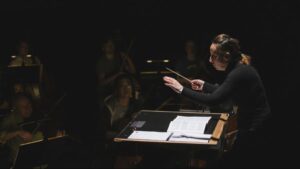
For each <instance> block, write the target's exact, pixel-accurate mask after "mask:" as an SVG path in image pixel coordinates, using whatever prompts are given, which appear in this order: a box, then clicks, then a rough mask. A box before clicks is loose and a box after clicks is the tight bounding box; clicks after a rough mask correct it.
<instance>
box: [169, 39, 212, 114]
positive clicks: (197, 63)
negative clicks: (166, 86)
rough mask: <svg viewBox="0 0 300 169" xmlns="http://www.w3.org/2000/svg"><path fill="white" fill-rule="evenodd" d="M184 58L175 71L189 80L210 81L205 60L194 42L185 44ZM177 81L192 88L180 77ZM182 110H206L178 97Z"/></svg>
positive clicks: (179, 61)
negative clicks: (201, 79)
mask: <svg viewBox="0 0 300 169" xmlns="http://www.w3.org/2000/svg"><path fill="white" fill-rule="evenodd" d="M184 51H185V54H184V57H182V58H180V59H179V60H178V61H177V63H176V65H175V70H176V71H177V72H179V73H180V74H182V75H184V76H185V77H187V78H189V79H195V78H203V79H206V80H208V79H209V72H208V70H207V67H206V64H205V59H204V57H203V56H201V55H200V51H199V47H198V45H197V43H196V42H195V41H194V40H187V41H185V44H184ZM177 80H178V81H179V82H180V83H182V85H184V86H185V87H190V84H189V82H188V81H186V80H184V79H182V78H181V77H178V78H177ZM178 100H179V102H180V105H181V106H180V108H181V109H193V110H194V109H206V107H205V106H201V105H199V104H198V103H195V102H191V101H190V100H189V99H186V98H182V97H178Z"/></svg>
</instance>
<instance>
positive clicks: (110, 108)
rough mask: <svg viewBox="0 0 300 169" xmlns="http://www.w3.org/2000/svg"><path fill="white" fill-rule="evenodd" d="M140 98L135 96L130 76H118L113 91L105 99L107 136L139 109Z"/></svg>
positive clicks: (121, 126)
mask: <svg viewBox="0 0 300 169" xmlns="http://www.w3.org/2000/svg"><path fill="white" fill-rule="evenodd" d="M141 105H142V99H140V98H136V95H135V85H134V83H133V80H132V78H131V76H129V75H121V76H119V77H118V78H117V79H116V81H115V85H114V93H113V94H112V95H110V96H108V97H107V98H106V99H105V106H104V113H105V115H106V117H107V119H106V120H107V128H108V131H107V138H108V139H112V138H113V137H114V136H115V135H116V134H118V132H120V131H121V130H122V129H123V128H124V127H125V125H127V123H128V122H129V121H130V120H131V119H132V116H134V114H135V113H136V112H137V111H139V109H140V108H141Z"/></svg>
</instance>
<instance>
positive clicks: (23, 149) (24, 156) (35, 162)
mask: <svg viewBox="0 0 300 169" xmlns="http://www.w3.org/2000/svg"><path fill="white" fill-rule="evenodd" d="M68 141H69V137H68V136H60V137H53V138H49V139H47V140H39V141H35V142H30V143H26V144H21V145H20V147H19V150H18V153H17V155H16V158H15V161H14V162H13V165H12V167H11V169H14V168H36V167H47V166H48V165H49V164H51V163H52V162H54V161H55V160H56V158H57V157H58V154H59V153H60V152H62V151H63V147H64V146H65V145H66V144H67V143H68Z"/></svg>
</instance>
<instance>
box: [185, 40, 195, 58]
mask: <svg viewBox="0 0 300 169" xmlns="http://www.w3.org/2000/svg"><path fill="white" fill-rule="evenodd" d="M184 49H185V54H186V57H187V60H188V61H195V60H196V59H197V58H196V57H197V54H198V47H197V45H196V42H195V41H193V40H187V41H186V42H185V45H184Z"/></svg>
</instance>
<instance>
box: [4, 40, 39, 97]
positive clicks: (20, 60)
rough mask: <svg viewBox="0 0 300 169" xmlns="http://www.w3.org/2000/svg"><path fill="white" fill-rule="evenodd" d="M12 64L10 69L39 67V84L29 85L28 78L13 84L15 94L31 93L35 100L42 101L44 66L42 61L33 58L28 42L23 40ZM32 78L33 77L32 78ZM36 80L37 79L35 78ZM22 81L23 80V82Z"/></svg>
mask: <svg viewBox="0 0 300 169" xmlns="http://www.w3.org/2000/svg"><path fill="white" fill-rule="evenodd" d="M11 59H12V60H11V62H10V63H9V65H8V67H9V68H14V67H22V66H35V65H38V66H39V70H38V71H39V72H37V74H38V76H39V77H37V78H38V81H37V82H31V83H28V82H26V83H25V81H27V80H28V77H18V79H14V82H12V84H10V85H12V88H13V90H14V92H13V94H15V93H20V92H27V93H30V94H31V96H32V97H34V99H36V100H39V99H40V93H41V91H40V83H41V76H42V65H41V62H40V60H39V59H38V58H37V57H35V56H33V55H32V53H31V51H30V45H29V43H28V42H27V41H25V40H21V41H20V42H19V44H18V45H17V48H16V54H15V55H13V56H11ZM33 76H36V75H35V74H32V77H33ZM30 78H31V77H30ZM35 78H36V77H35ZM21 79H22V80H21Z"/></svg>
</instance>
